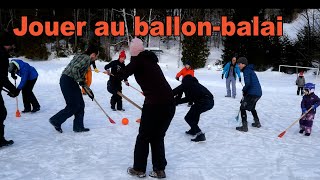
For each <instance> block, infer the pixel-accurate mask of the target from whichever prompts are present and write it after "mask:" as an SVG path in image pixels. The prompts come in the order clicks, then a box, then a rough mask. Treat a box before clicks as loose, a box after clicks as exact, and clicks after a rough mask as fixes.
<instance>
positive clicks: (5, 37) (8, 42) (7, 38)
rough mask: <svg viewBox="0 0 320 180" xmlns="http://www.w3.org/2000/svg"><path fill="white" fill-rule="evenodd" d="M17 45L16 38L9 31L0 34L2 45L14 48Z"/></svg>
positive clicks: (0, 43)
mask: <svg viewBox="0 0 320 180" xmlns="http://www.w3.org/2000/svg"><path fill="white" fill-rule="evenodd" d="M14 44H15V41H14V37H13V35H11V34H10V33H9V32H7V31H3V32H0V45H2V46H12V45H14Z"/></svg>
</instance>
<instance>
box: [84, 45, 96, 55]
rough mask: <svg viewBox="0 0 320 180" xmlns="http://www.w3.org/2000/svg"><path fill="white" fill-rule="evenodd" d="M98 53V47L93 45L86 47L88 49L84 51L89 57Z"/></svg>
mask: <svg viewBox="0 0 320 180" xmlns="http://www.w3.org/2000/svg"><path fill="white" fill-rule="evenodd" d="M98 52H99V46H98V45H97V44H95V43H92V44H90V45H89V46H88V49H87V50H86V52H85V54H87V55H90V54H92V53H96V54H98Z"/></svg>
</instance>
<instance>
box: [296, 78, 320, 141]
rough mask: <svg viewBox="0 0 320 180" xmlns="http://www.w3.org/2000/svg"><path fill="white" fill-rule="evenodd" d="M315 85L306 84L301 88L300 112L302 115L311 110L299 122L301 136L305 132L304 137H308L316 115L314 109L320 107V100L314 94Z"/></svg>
mask: <svg viewBox="0 0 320 180" xmlns="http://www.w3.org/2000/svg"><path fill="white" fill-rule="evenodd" d="M314 90H315V84H313V83H306V84H305V85H304V87H303V91H304V95H303V97H302V100H301V110H302V114H304V113H306V112H307V111H308V110H309V109H310V108H312V109H311V110H310V111H309V112H308V113H307V114H306V115H305V116H304V117H302V118H301V119H300V120H299V124H300V131H299V133H300V134H302V133H303V132H305V134H304V135H305V136H310V134H311V129H312V124H313V119H314V116H315V115H316V109H317V107H318V106H319V105H320V98H319V97H318V96H317V95H316V94H314Z"/></svg>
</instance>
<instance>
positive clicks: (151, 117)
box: [120, 38, 176, 178]
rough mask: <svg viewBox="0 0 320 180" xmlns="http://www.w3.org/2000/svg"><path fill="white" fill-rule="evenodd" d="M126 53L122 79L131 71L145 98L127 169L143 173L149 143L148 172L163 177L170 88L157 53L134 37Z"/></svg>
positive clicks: (171, 104)
mask: <svg viewBox="0 0 320 180" xmlns="http://www.w3.org/2000/svg"><path fill="white" fill-rule="evenodd" d="M130 54H131V60H130V63H129V64H128V65H127V66H126V67H125V68H124V70H123V71H121V72H122V73H121V75H120V76H121V79H125V78H127V77H129V76H131V75H134V77H135V79H136V81H137V83H138V84H139V85H140V87H141V90H142V91H143V94H144V96H145V99H144V103H143V107H142V114H141V121H140V127H139V134H138V135H137V138H136V144H135V148H134V163H133V167H129V168H128V169H127V172H128V173H129V174H130V175H133V176H138V177H145V176H146V173H145V172H146V167H147V160H148V154H149V145H150V147H151V155H152V165H153V171H152V172H151V173H150V174H149V176H151V177H155V178H165V177H166V174H165V167H166V165H167V160H166V157H165V146H164V137H165V135H166V131H167V130H168V128H169V125H170V123H171V120H172V119H173V117H174V114H175V110H176V106H175V102H174V97H173V92H172V89H171V87H170V85H169V83H168V82H167V80H166V78H165V76H164V74H163V72H162V70H161V68H160V66H159V65H158V62H159V60H158V57H157V56H156V55H155V53H153V52H152V51H148V50H144V46H143V42H142V41H141V40H140V39H138V38H134V39H133V40H132V41H131V44H130Z"/></svg>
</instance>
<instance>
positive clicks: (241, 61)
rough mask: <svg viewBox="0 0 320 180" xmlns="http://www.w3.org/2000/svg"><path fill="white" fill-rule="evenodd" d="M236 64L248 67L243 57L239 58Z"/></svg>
mask: <svg viewBox="0 0 320 180" xmlns="http://www.w3.org/2000/svg"><path fill="white" fill-rule="evenodd" d="M237 63H242V64H245V65H248V60H247V58H245V57H240V58H239V59H238V61H237Z"/></svg>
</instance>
